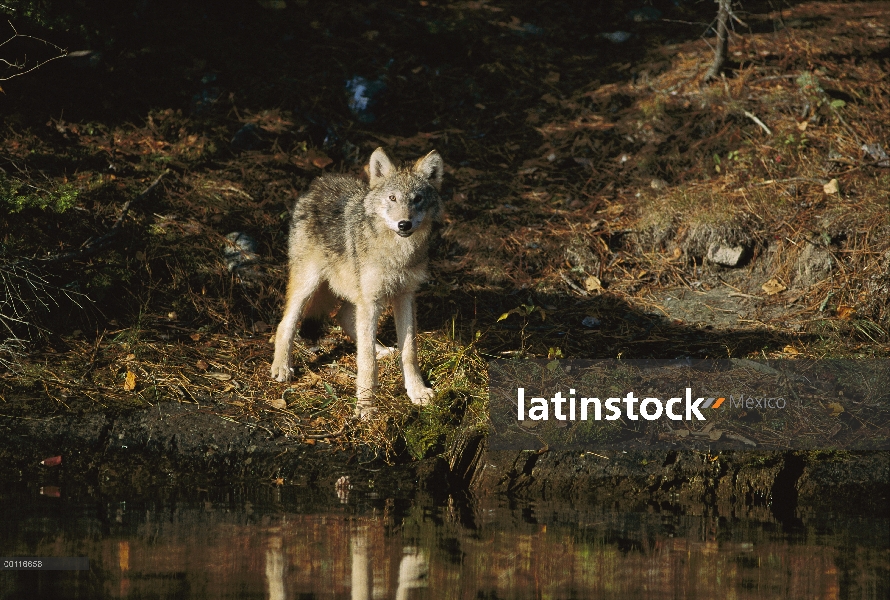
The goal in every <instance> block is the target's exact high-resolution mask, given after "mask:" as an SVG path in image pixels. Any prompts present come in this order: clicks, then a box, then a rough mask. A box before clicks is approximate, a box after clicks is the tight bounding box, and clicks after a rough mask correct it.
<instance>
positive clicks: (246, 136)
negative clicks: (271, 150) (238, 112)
mask: <svg viewBox="0 0 890 600" xmlns="http://www.w3.org/2000/svg"><path fill="white" fill-rule="evenodd" d="M262 142H263V139H262V138H261V137H260V128H259V127H257V126H256V125H255V124H254V123H247V124H246V125H245V126H244V127H242V128H241V129H239V130H238V131H236V132H235V135H233V136H232V141H231V142H229V144H230V145H231V146H232V149H233V150H235V151H237V152H243V151H244V150H255V149H256V148H258V147H259V146H260V144H262Z"/></svg>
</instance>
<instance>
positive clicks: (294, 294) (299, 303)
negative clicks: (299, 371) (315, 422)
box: [271, 266, 321, 382]
mask: <svg viewBox="0 0 890 600" xmlns="http://www.w3.org/2000/svg"><path fill="white" fill-rule="evenodd" d="M320 279H321V271H320V270H319V269H317V268H314V267H312V268H298V267H296V266H294V267H292V268H291V270H290V278H289V280H288V283H287V302H286V304H285V306H284V315H283V316H282V317H281V322H280V323H279V324H278V328H277V329H276V330H275V355H274V358H273V359H272V368H271V375H272V379H275V380H276V381H281V382H285V381H290V378H291V376H292V375H293V372H294V371H293V369H292V368H291V352H292V350H293V348H292V347H293V343H294V335H295V334H296V332H297V323H298V322H299V321H300V317H301V316H302V315H303V311H304V310H305V308H306V304H307V303H308V302H309V300H310V298H312V295H313V294H314V293H315V290H316V289H317V288H318V284H319V281H320Z"/></svg>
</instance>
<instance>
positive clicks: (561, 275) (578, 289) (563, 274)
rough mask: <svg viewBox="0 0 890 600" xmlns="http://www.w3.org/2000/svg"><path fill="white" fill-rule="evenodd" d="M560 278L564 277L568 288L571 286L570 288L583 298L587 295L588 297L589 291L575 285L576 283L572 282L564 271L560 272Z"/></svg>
mask: <svg viewBox="0 0 890 600" xmlns="http://www.w3.org/2000/svg"><path fill="white" fill-rule="evenodd" d="M559 276H560V277H562V280H563V281H565V282H566V285H567V286H569V287H570V288H572V289H573V290H575V291H576V292H578V293H579V294H581V295H582V296H586V295H587V291H586V290H585V289H583V288H582V287H580V286H579V285H578V284H577V283H575V282H574V281H572V280H571V279H570V278H569V276H568V275H566V274H565V273H563V272H562V271H560V272H559Z"/></svg>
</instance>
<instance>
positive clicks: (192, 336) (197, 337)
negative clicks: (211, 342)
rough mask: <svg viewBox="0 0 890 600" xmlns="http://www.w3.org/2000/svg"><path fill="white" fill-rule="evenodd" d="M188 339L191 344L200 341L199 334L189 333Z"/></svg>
mask: <svg viewBox="0 0 890 600" xmlns="http://www.w3.org/2000/svg"><path fill="white" fill-rule="evenodd" d="M189 337H190V338H192V341H193V342H197V341H198V340H200V339H201V334H200V333H190V334H189Z"/></svg>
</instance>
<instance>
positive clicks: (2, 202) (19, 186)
mask: <svg viewBox="0 0 890 600" xmlns="http://www.w3.org/2000/svg"><path fill="white" fill-rule="evenodd" d="M78 195H79V192H78V190H77V189H76V188H75V187H74V185H72V184H70V183H63V184H59V185H58V186H56V187H55V188H54V189H49V190H48V189H44V188H40V187H37V186H35V185H33V184H31V183H28V182H25V181H21V180H18V179H8V178H5V177H3V176H0V206H2V207H3V208H5V209H6V210H7V211H8V212H9V213H19V212H21V211H23V210H25V209H29V208H36V209H38V210H49V211H52V212H57V213H63V212H65V211H66V210H68V209H69V208H71V207H73V206H74V205H75V204H76V203H77V197H78Z"/></svg>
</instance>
